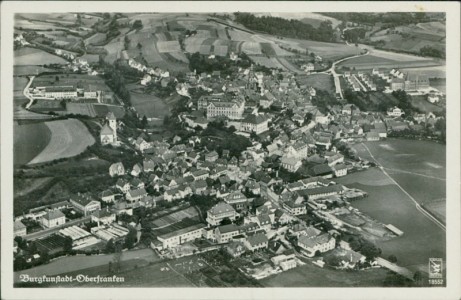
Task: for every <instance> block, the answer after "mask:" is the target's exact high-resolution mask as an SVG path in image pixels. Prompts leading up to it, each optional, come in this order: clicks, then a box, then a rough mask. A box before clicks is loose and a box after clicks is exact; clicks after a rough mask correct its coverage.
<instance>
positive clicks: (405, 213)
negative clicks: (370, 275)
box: [338, 139, 446, 272]
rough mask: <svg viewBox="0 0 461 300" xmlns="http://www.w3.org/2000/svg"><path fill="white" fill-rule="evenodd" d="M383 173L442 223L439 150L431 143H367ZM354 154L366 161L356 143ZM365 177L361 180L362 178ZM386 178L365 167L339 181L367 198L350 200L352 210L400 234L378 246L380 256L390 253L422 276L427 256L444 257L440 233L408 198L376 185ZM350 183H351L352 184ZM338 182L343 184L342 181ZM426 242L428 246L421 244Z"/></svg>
mask: <svg viewBox="0 0 461 300" xmlns="http://www.w3.org/2000/svg"><path fill="white" fill-rule="evenodd" d="M366 145H367V147H368V148H369V149H370V151H371V152H372V153H373V155H374V156H375V158H376V159H377V160H378V162H379V163H380V164H381V165H382V166H383V167H384V168H385V170H386V172H388V174H389V175H390V176H391V177H392V178H393V179H394V180H395V181H396V182H397V183H398V184H399V185H400V186H401V187H402V188H403V189H404V190H405V191H406V192H408V193H409V194H410V195H411V196H412V197H413V198H415V199H416V201H418V202H419V203H422V204H424V206H425V207H427V208H428V209H429V210H431V209H433V210H434V211H433V212H432V213H433V214H434V215H436V216H437V217H439V218H440V219H441V220H442V221H443V220H444V218H445V216H444V215H442V214H443V213H444V211H445V210H444V204H443V203H445V197H446V191H445V189H446V181H445V170H446V169H445V149H446V148H445V146H444V145H441V144H437V143H433V142H426V141H412V140H393V139H389V140H386V141H384V142H367V143H366ZM354 147H355V149H356V150H357V151H358V154H359V156H361V157H364V158H366V159H371V158H370V155H369V153H368V152H367V150H366V148H365V147H364V146H363V145H362V144H356V145H355V146H354ZM364 178H365V180H364ZM370 178H373V179H374V180H376V181H377V182H381V180H384V179H386V178H388V177H386V176H385V175H384V174H383V173H382V172H381V171H378V170H376V169H375V170H373V169H369V170H367V171H364V172H361V173H353V174H350V175H348V176H347V177H346V178H345V179H346V180H347V183H349V185H348V186H350V187H355V188H359V189H362V190H364V191H366V192H368V194H369V197H368V198H365V199H361V200H356V201H354V202H352V205H353V206H354V207H357V208H358V209H359V210H361V211H363V212H365V213H367V214H368V215H370V216H371V217H373V218H375V219H377V220H378V221H381V222H383V223H385V224H388V223H390V224H393V225H395V226H396V227H397V228H399V229H400V230H402V231H403V232H404V235H403V236H401V237H399V238H396V239H394V240H391V241H387V242H383V243H381V244H379V247H381V248H382V249H383V257H387V256H388V255H390V254H394V255H396V256H397V257H398V259H399V263H400V264H401V265H402V266H405V267H408V268H410V270H412V271H415V270H417V269H419V270H421V271H423V272H427V270H426V265H427V259H428V257H442V258H444V257H445V241H446V238H445V232H444V231H442V230H441V229H440V228H439V227H438V226H436V225H435V223H433V222H432V221H430V220H429V219H428V218H427V217H425V216H424V215H423V214H421V213H420V212H419V211H418V210H417V209H416V207H415V204H414V203H413V202H412V201H411V200H410V198H409V197H408V196H407V195H406V194H404V193H403V192H402V191H401V190H400V189H399V188H398V187H397V186H396V185H394V184H390V185H382V184H379V185H376V184H374V183H373V182H372V181H371V179H370ZM354 180H355V181H356V183H352V181H354ZM338 182H340V183H346V182H344V181H343V179H339V180H338ZM428 240H430V241H431V243H429V244H428V243H427V241H428Z"/></svg>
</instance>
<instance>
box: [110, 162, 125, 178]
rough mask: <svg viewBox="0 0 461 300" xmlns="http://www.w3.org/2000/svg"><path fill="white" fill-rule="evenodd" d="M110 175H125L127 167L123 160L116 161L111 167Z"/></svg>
mask: <svg viewBox="0 0 461 300" xmlns="http://www.w3.org/2000/svg"><path fill="white" fill-rule="evenodd" d="M109 175H110V177H115V176H121V175H125V168H124V167H123V164H122V163H121V162H118V163H114V164H112V165H110V167H109Z"/></svg>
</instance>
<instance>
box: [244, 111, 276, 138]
mask: <svg viewBox="0 0 461 300" xmlns="http://www.w3.org/2000/svg"><path fill="white" fill-rule="evenodd" d="M268 122H269V118H267V117H266V116H261V115H257V116H256V115H249V116H247V117H246V118H245V119H243V120H242V121H241V122H240V130H241V131H244V132H254V133H256V134H261V133H263V132H265V131H267V130H269V125H268Z"/></svg>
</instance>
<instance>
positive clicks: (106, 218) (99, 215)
mask: <svg viewBox="0 0 461 300" xmlns="http://www.w3.org/2000/svg"><path fill="white" fill-rule="evenodd" d="M91 222H96V223H98V227H99V226H100V224H104V225H109V224H112V223H113V222H115V213H113V212H111V211H109V209H102V210H97V211H95V212H94V213H93V214H91Z"/></svg>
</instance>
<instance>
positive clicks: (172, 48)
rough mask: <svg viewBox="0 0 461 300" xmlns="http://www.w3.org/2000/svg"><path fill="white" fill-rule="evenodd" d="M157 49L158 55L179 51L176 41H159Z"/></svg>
mask: <svg viewBox="0 0 461 300" xmlns="http://www.w3.org/2000/svg"><path fill="white" fill-rule="evenodd" d="M157 48H158V52H160V53H165V52H179V51H181V47H180V46H179V42H178V41H159V42H157Z"/></svg>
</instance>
